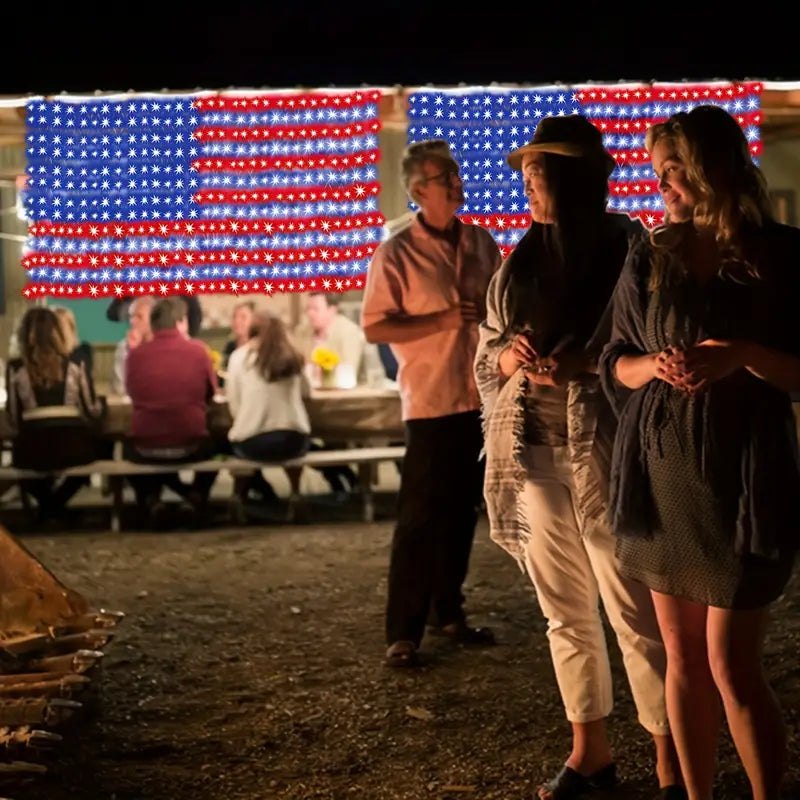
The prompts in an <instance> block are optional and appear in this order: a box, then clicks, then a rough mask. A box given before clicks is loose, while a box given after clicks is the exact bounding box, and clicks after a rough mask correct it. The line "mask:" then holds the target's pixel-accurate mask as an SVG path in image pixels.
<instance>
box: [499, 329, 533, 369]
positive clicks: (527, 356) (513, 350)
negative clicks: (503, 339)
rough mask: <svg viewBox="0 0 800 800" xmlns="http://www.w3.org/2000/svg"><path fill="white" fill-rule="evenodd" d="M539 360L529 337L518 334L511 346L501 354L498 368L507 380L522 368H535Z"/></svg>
mask: <svg viewBox="0 0 800 800" xmlns="http://www.w3.org/2000/svg"><path fill="white" fill-rule="evenodd" d="M537 358H538V356H537V355H536V351H535V350H534V349H533V348H532V347H531V345H530V342H529V341H528V337H527V336H525V334H523V333H518V334H517V335H516V336H515V337H514V338H513V339H512V341H511V344H510V345H509V346H508V347H507V348H506V349H505V350H503V352H502V353H500V356H499V357H498V359H497V366H498V367H499V368H500V372H502V373H503V375H505V376H506V378H510V377H511V376H512V375H513V374H514V373H515V372H516V371H517V370H518V369H519V368H520V367H532V366H534V365H535V364H536V361H537Z"/></svg>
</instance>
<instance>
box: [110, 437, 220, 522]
mask: <svg viewBox="0 0 800 800" xmlns="http://www.w3.org/2000/svg"><path fill="white" fill-rule="evenodd" d="M219 452H220V446H219V443H217V442H216V441H215V440H214V439H210V438H209V439H203V440H202V441H200V442H197V443H196V444H195V445H192V446H191V447H189V446H187V447H186V448H185V450H184V452H182V453H181V454H180V455H176V456H174V457H159V453H158V451H157V450H151V449H149V448H145V447H139V446H137V445H136V444H135V443H134V442H133V441H131V440H130V439H127V440H126V441H125V444H124V447H123V455H124V457H125V458H126V459H127V460H128V461H133V462H134V463H139V464H164V466H165V467H166V466H173V465H174V466H175V467H177V468H180V465H181V464H186V463H191V462H192V461H203V460H205V459H208V458H213V457H214V456H215V455H217V453H219ZM216 477H217V474H216V473H215V472H196V473H195V474H194V481H193V482H192V483H191V484H190V485H187V484H184V483H182V482H181V480H180V478H179V477H178V473H177V472H176V471H174V470H173V471H172V472H167V471H165V472H163V473H157V474H154V475H129V476H128V480H129V481H130V483H131V486H133V491H134V492H135V493H136V502H137V503H139V504H140V505H144V506H148V505H152V503H154V502H155V501H157V500H158V498H159V496H160V495H161V488H162V486H168V487H169V488H170V489H172V490H173V491H174V492H176V493H177V494H179V495H180V496H181V497H190V496H191V495H193V496H194V497H195V498H196V499H199V500H201V501H203V502H205V501H206V500H207V499H208V495H209V492H210V491H211V486H212V485H213V483H214V481H215V480H216Z"/></svg>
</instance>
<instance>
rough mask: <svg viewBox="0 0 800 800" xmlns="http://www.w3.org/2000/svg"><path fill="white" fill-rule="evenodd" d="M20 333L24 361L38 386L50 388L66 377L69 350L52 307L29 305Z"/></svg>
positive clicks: (33, 381) (32, 381)
mask: <svg viewBox="0 0 800 800" xmlns="http://www.w3.org/2000/svg"><path fill="white" fill-rule="evenodd" d="M18 337H19V346H20V351H21V355H22V363H23V364H24V365H25V369H26V370H27V372H28V376H29V377H30V380H31V383H32V384H33V385H34V386H40V387H42V388H44V389H47V388H48V387H50V386H54V385H55V384H57V383H58V382H59V381H61V380H62V379H63V377H64V361H65V360H66V359H67V357H68V356H69V350H68V344H67V342H66V341H65V339H64V332H63V330H62V327H61V324H60V323H59V320H58V315H57V314H56V313H55V312H54V311H53V310H52V309H49V308H44V307H41V306H35V307H33V308H29V309H28V310H27V311H26V312H25V314H24V316H23V317H22V320H21V321H20V325H19V334H18Z"/></svg>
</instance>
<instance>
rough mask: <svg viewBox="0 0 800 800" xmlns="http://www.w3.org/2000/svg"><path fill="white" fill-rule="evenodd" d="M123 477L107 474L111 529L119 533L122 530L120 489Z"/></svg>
mask: <svg viewBox="0 0 800 800" xmlns="http://www.w3.org/2000/svg"><path fill="white" fill-rule="evenodd" d="M124 481H125V478H123V477H122V475H109V476H108V483H109V487H110V489H111V530H112V531H113V532H114V533H119V532H120V531H121V530H122V508H123V499H122V489H123V485H124Z"/></svg>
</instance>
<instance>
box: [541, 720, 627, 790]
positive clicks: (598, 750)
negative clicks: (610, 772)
mask: <svg viewBox="0 0 800 800" xmlns="http://www.w3.org/2000/svg"><path fill="white" fill-rule="evenodd" d="M570 724H571V725H572V752H571V753H570V754H569V758H568V759H567V760H566V765H567V766H568V767H571V768H572V769H574V770H575V771H576V772H579V773H580V774H581V775H583V776H584V777H589V776H591V775H594V774H595V773H596V772H599V771H600V770H601V769H603V767H607V766H608V765H609V764H610V763H611V762H612V761H613V760H614V756H613V754H612V752H611V745H610V744H609V743H608V737H607V735H606V721H605V719H598V720H593V721H592V722H572V723H570ZM538 795H539V797H540V798H542V800H547V798H549V797H551V793H550V792H549V791H548V788H547V786H546V785H545V786H541V787H539V791H538Z"/></svg>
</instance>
